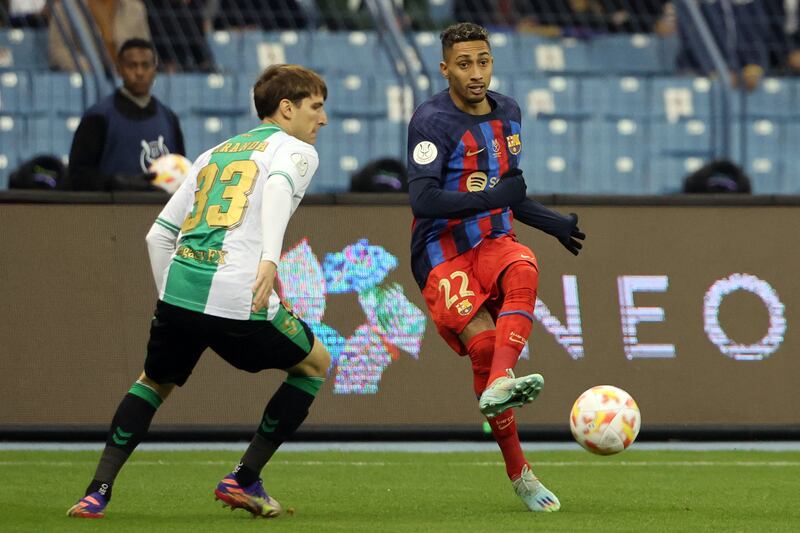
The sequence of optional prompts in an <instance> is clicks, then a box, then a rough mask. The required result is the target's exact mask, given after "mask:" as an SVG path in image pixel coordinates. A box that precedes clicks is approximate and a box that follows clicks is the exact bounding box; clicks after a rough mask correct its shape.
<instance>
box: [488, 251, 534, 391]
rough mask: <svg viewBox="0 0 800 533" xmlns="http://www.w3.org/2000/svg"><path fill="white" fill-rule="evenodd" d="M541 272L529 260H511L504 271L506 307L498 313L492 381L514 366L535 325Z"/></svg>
mask: <svg viewBox="0 0 800 533" xmlns="http://www.w3.org/2000/svg"><path fill="white" fill-rule="evenodd" d="M538 284H539V272H538V271H537V270H536V267H534V266H533V265H531V264H530V263H526V262H523V261H518V262H516V263H512V264H511V266H509V267H508V268H507V269H506V271H505V272H504V273H503V279H502V280H501V282H500V287H501V288H502V290H503V307H502V308H501V309H500V313H498V315H497V323H496V325H495V328H496V329H495V332H496V333H495V335H496V339H495V346H494V357H493V359H492V369H491V371H490V372H489V383H491V382H493V381H494V380H496V379H497V378H500V377H505V376H506V370H507V369H513V368H514V366H516V364H517V359H519V353H520V352H521V351H522V348H523V347H524V346H525V343H526V342H527V340H528V336H529V335H530V334H531V328H532V327H533V307H534V305H536V288H537V286H538Z"/></svg>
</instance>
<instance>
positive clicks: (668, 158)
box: [648, 155, 706, 194]
mask: <svg viewBox="0 0 800 533" xmlns="http://www.w3.org/2000/svg"><path fill="white" fill-rule="evenodd" d="M705 163H706V159H704V158H702V157H697V156H689V157H686V156H673V155H655V156H651V157H649V158H648V177H649V181H650V187H651V188H652V189H653V190H654V192H657V193H661V194H674V193H678V192H680V191H681V190H682V188H683V180H684V178H685V177H686V176H687V175H688V174H690V173H691V172H694V171H695V170H697V169H699V168H700V167H701V166H703V165H704V164H705Z"/></svg>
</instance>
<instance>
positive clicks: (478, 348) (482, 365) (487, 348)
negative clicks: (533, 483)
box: [467, 330, 527, 479]
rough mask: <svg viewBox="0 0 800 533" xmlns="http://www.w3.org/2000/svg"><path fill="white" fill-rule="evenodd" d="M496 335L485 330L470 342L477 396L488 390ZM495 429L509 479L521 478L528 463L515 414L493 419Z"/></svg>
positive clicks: (473, 382) (468, 349) (507, 412)
mask: <svg viewBox="0 0 800 533" xmlns="http://www.w3.org/2000/svg"><path fill="white" fill-rule="evenodd" d="M494 344H495V332H494V331H491V330H489V331H484V332H482V333H479V334H477V335H475V336H474V337H472V339H470V341H469V342H468V343H467V352H468V353H469V358H470V360H471V361H472V379H473V381H472V384H473V388H474V390H475V396H477V397H480V395H481V393H482V392H483V391H484V390H485V389H486V384H487V381H488V378H489V368H490V366H491V362H492V355H493V353H494ZM489 426H491V428H492V435H493V436H494V440H496V441H497V445H498V446H500V452H501V453H502V454H503V461H505V463H506V474H508V477H509V479H514V478H517V477H519V474H520V472H522V467H523V466H524V465H526V464H527V461H525V456H524V455H523V453H522V445H521V444H520V442H519V435H517V422H516V420H514V411H513V410H511V409H509V410H508V411H505V412H504V413H501V414H500V415H498V416H496V417H495V418H493V419H491V420H489Z"/></svg>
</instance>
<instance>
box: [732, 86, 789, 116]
mask: <svg viewBox="0 0 800 533" xmlns="http://www.w3.org/2000/svg"><path fill="white" fill-rule="evenodd" d="M792 93H793V91H792V85H791V84H790V83H788V82H786V81H784V80H782V79H779V78H766V79H764V80H763V81H762V82H761V84H760V85H759V87H758V88H757V89H756V90H754V91H752V92H750V93H745V96H744V106H743V110H744V113H745V117H746V118H747V119H755V118H767V119H775V120H786V119H789V118H792V116H794V117H796V116H797V115H798V113H800V111H798V110H796V108H797V105H796V102H797V99H796V97H795V96H794V95H793V94H792Z"/></svg>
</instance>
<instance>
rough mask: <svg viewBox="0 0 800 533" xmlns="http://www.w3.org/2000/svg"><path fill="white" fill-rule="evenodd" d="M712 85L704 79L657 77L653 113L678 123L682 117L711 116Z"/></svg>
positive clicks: (653, 93)
mask: <svg viewBox="0 0 800 533" xmlns="http://www.w3.org/2000/svg"><path fill="white" fill-rule="evenodd" d="M711 89H712V83H711V80H709V79H708V78H702V77H657V78H654V79H653V92H652V106H651V109H652V111H651V113H652V115H653V116H656V117H659V118H666V119H667V120H669V121H677V120H678V119H680V118H682V117H695V116H697V117H708V116H709V115H710V114H711Z"/></svg>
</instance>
